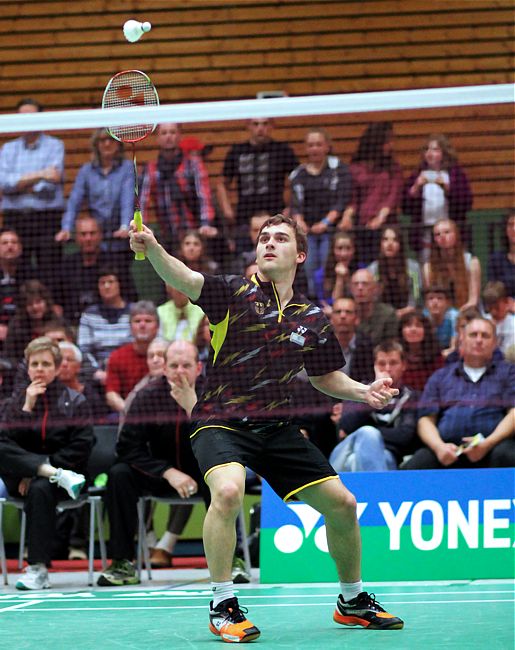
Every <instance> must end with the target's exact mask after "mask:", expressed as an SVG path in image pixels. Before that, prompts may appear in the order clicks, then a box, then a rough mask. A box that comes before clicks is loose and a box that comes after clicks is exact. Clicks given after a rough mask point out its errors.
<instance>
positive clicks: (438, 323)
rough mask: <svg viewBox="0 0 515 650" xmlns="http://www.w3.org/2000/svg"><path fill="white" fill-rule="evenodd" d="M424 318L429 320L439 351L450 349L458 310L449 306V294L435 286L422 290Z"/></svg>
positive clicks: (442, 288)
mask: <svg viewBox="0 0 515 650" xmlns="http://www.w3.org/2000/svg"><path fill="white" fill-rule="evenodd" d="M424 305H425V307H424V311H423V312H422V313H423V314H424V316H426V317H427V318H429V320H430V322H431V326H432V327H433V332H434V334H435V336H436V339H437V341H438V345H439V346H440V349H441V350H447V349H448V348H450V347H451V344H452V340H453V337H454V336H455V334H456V319H457V318H458V313H459V312H458V310H457V309H456V308H455V307H451V306H450V301H449V292H448V290H447V289H446V288H445V287H440V286H438V285H436V284H434V285H431V286H429V287H427V289H425V290H424Z"/></svg>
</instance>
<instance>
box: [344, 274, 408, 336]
mask: <svg viewBox="0 0 515 650" xmlns="http://www.w3.org/2000/svg"><path fill="white" fill-rule="evenodd" d="M350 288H351V293H352V297H353V298H354V302H355V303H356V307H357V310H358V318H359V325H358V332H361V333H362V334H365V335H366V336H368V337H369V339H370V340H371V341H372V345H378V344H379V343H382V342H383V341H386V340H387V339H394V338H396V337H397V329H398V321H397V316H396V313H395V308H394V307H392V305H387V304H386V303H384V302H379V301H378V300H377V295H378V286H377V282H376V281H375V280H374V276H373V275H372V273H370V271H368V270H367V269H359V270H358V271H356V272H355V273H353V274H352V278H351V283H350Z"/></svg>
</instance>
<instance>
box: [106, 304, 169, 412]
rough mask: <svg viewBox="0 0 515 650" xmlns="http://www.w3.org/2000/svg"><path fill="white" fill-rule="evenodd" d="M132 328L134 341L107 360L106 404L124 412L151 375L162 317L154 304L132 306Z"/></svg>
mask: <svg viewBox="0 0 515 650" xmlns="http://www.w3.org/2000/svg"><path fill="white" fill-rule="evenodd" d="M130 326H131V335H132V338H133V340H132V341H131V342H130V343H126V344H125V345H122V346H121V347H119V348H117V349H116V350H114V352H112V353H111V355H110V357H109V359H108V361H107V376H106V387H105V389H106V401H107V404H108V406H109V407H110V408H111V409H112V410H113V411H117V412H120V411H122V410H123V408H124V406H125V398H126V397H127V395H128V394H129V393H130V391H131V390H132V389H133V388H134V386H135V385H136V384H137V383H138V381H139V380H140V379H141V378H142V377H144V376H145V375H146V374H147V350H148V346H149V345H150V343H151V342H152V341H153V340H154V339H155V337H156V336H157V332H158V330H159V316H158V315H157V310H156V307H155V305H154V303H153V302H150V301H149V300H140V301H139V302H136V303H134V304H133V305H131V307H130Z"/></svg>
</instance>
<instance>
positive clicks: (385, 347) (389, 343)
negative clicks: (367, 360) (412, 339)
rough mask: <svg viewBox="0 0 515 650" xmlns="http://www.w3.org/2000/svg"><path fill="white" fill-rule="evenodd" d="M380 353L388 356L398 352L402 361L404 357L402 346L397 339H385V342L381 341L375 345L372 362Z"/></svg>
mask: <svg viewBox="0 0 515 650" xmlns="http://www.w3.org/2000/svg"><path fill="white" fill-rule="evenodd" d="M380 352H383V353H384V354H388V353H389V352H398V353H399V354H400V355H401V359H402V360H403V361H404V360H405V357H406V352H405V351H404V347H403V346H402V343H401V342H400V341H398V340H397V339H387V340H386V341H382V342H381V343H379V344H378V345H376V346H375V348H374V361H375V360H376V358H377V355H378V354H379V353H380Z"/></svg>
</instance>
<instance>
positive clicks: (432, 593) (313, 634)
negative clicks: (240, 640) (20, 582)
mask: <svg viewBox="0 0 515 650" xmlns="http://www.w3.org/2000/svg"><path fill="white" fill-rule="evenodd" d="M159 578H160V576H159V574H158V579H157V580H155V581H153V582H154V583H155V584H153V585H152V587H151V588H148V584H152V583H147V585H142V586H140V587H135V588H131V589H122V588H120V589H112V590H111V589H106V590H100V589H92V590H89V589H74V590H66V589H64V588H63V589H59V588H55V587H54V588H53V589H51V590H47V591H44V592H37V593H36V592H30V593H27V592H25V593H23V592H15V591H14V590H13V589H12V587H9V588H7V589H4V591H0V648H16V650H24V649H31V650H35V649H36V648H38V649H42V650H46V649H47V648H48V649H50V648H52V650H64V649H66V650H93V649H95V650H110V649H119V648H125V649H126V650H140V649H141V650H161V649H163V650H164V649H165V648H166V650H173V649H175V648H181V649H182V648H187V649H196V648H213V647H216V644H218V645H220V644H221V642H220V640H219V639H217V638H216V637H214V636H213V635H212V634H211V633H210V632H209V631H208V629H207V614H206V611H207V610H206V607H207V603H208V600H209V593H210V592H209V589H208V585H207V582H205V581H204V580H202V581H198V582H197V581H194V580H192V581H187V582H184V583H182V584H177V583H175V584H174V583H172V584H170V583H166V582H163V581H161V580H160V579H159ZM366 587H367V589H368V590H369V591H373V592H374V593H375V594H376V596H377V597H378V598H379V599H380V601H381V602H382V604H383V605H385V607H386V609H388V610H389V611H392V612H394V613H395V614H396V615H398V616H401V617H402V618H403V619H404V620H405V622H406V626H405V628H404V630H401V631H391V632H378V631H368V630H362V629H355V628H343V627H341V626H338V625H337V624H335V623H333V621H332V611H333V607H334V602H335V593H336V590H335V586H334V585H332V584H316V585H312V584H311V585H308V584H303V585H298V584H297V585H259V584H254V583H253V584H250V585H242V586H239V590H238V596H239V599H240V603H241V604H243V605H245V606H246V607H248V608H249V618H250V619H251V620H252V622H253V623H255V624H256V625H257V626H258V627H260V628H261V631H262V635H261V637H260V638H259V639H258V640H257V641H255V642H253V645H255V646H256V648H258V647H260V648H273V649H274V650H275V649H277V650H279V649H281V648H285V649H286V648H288V649H289V650H291V649H299V650H304V649H306V650H318V649H319V648H322V649H323V650H332V649H333V648H334V649H336V648H338V649H341V648H359V649H360V650H362V649H371V650H374V649H376V648H377V649H381V650H383V649H389V648H392V649H393V648H395V649H396V650H403V649H406V650H408V649H409V650H415V649H418V648H423V649H425V648H428V649H433V648H440V649H441V648H456V649H459V650H462V649H463V650H465V649H466V650H473V649H475V648H477V649H481V650H485V649H487V650H513V648H514V647H515V645H514V625H515V618H514V611H515V610H514V583H513V581H509V580H501V581H499V580H498V581H476V582H455V583H447V582H431V583H421V582H418V583H395V584H393V583H388V584H385V583H381V584H373V585H370V584H369V585H366Z"/></svg>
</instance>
